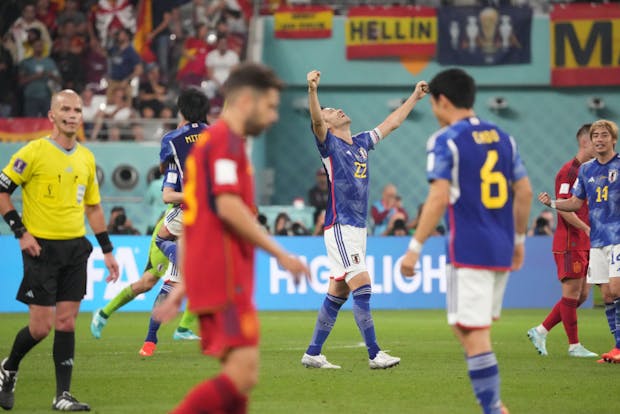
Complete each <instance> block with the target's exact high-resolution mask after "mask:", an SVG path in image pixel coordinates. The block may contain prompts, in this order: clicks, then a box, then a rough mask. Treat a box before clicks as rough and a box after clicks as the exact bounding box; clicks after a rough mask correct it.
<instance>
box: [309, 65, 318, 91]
mask: <svg viewBox="0 0 620 414" xmlns="http://www.w3.org/2000/svg"><path fill="white" fill-rule="evenodd" d="M306 79H307V80H308V89H310V90H311V91H316V90H317V88H318V87H319V81H320V80H321V72H319V71H318V70H312V71H310V72H308V74H307V75H306Z"/></svg>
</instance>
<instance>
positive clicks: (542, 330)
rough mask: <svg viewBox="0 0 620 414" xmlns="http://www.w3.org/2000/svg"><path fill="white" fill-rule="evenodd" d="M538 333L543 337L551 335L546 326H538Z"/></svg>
mask: <svg viewBox="0 0 620 414" xmlns="http://www.w3.org/2000/svg"><path fill="white" fill-rule="evenodd" d="M536 332H538V333H539V334H541V335H547V334H548V333H549V331H548V330H547V328H545V327H544V326H542V324H540V325H538V326H537V327H536Z"/></svg>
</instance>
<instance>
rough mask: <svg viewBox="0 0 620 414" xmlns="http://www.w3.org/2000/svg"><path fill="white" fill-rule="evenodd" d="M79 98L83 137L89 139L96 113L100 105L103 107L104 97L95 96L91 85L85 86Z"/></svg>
mask: <svg viewBox="0 0 620 414" xmlns="http://www.w3.org/2000/svg"><path fill="white" fill-rule="evenodd" d="M80 96H81V97H82V120H83V122H84V124H83V125H84V136H86V137H91V136H92V133H93V126H94V122H95V117H96V116H97V112H99V109H100V108H101V104H104V105H105V96H102V95H98V96H97V95H95V88H94V87H93V86H91V85H87V86H86V87H85V88H84V90H83V91H82V93H81V94H80Z"/></svg>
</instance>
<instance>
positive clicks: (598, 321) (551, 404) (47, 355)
mask: <svg viewBox="0 0 620 414" xmlns="http://www.w3.org/2000/svg"><path fill="white" fill-rule="evenodd" d="M546 313H547V310H506V311H504V314H503V316H502V319H501V320H500V321H499V322H497V323H496V324H495V325H494V328H493V346H494V349H495V352H496V354H497V357H498V360H499V366H500V375H501V378H502V400H503V401H504V402H505V403H506V405H507V406H508V407H509V409H510V410H511V412H512V413H513V414H514V413H528V414H536V413H541V414H542V413H551V414H553V413H562V414H571V413H574V414H583V413H597V414H607V413H609V414H611V413H617V410H618V402H619V401H620V399H619V397H618V393H617V391H615V387H616V386H615V385H614V384H617V379H618V375H620V365H618V364H616V365H612V364H597V363H596V362H595V361H596V359H592V358H589V359H577V358H570V357H568V355H567V343H566V337H565V335H564V331H563V328H562V326H561V325H559V326H557V327H556V328H555V329H554V330H553V331H552V332H551V333H550V334H549V337H548V340H547V349H548V351H549V354H550V355H549V356H548V357H541V356H539V355H538V354H537V353H536V351H535V350H534V347H533V346H532V344H531V343H530V342H529V340H528V339H527V336H526V331H527V329H529V328H530V327H532V326H534V325H536V324H538V323H539V322H540V321H541V320H542V318H544V317H545V316H546ZM315 317H316V313H315V312H263V313H261V323H262V344H261V352H262V353H261V376H260V384H259V385H258V387H257V388H256V390H255V391H254V393H253V394H252V397H251V403H250V412H251V413H265V414H267V413H269V414H272V413H274V414H275V413H311V414H318V413H321V414H322V413H334V414H347V413H395V414H396V413H405V412H406V413H421V414H434V413H442V414H443V413H450V414H460V413H463V414H464V413H468V414H469V413H478V412H480V410H479V408H478V406H477V404H476V402H475V399H474V397H473V394H472V392H471V386H470V383H469V379H468V377H467V372H466V365H465V362H464V360H463V355H462V351H461V350H460V347H459V346H458V344H457V342H456V340H455V339H454V338H453V336H452V334H451V331H450V330H449V328H448V327H447V325H446V323H445V316H444V312H443V311H438V310H437V311H435V310H433V311H427V310H418V311H375V312H374V319H375V324H376V327H377V336H378V339H379V344H380V345H381V346H382V347H383V348H384V349H385V350H388V351H389V352H390V353H392V354H393V355H397V356H400V357H401V358H402V362H401V364H400V366H398V367H396V368H393V369H389V370H381V371H371V370H370V369H369V368H368V359H367V358H368V356H367V354H366V351H365V349H364V347H363V344H361V343H360V342H361V337H360V335H359V332H358V331H357V327H356V326H355V322H354V320H353V316H352V314H351V312H342V313H341V315H340V317H339V319H338V321H337V323H336V326H335V328H334V331H333V332H332V334H331V336H330V338H329V339H328V341H327V344H326V346H325V348H324V350H323V351H324V353H325V354H326V355H327V356H328V358H329V360H330V361H331V362H333V363H335V364H338V365H342V367H343V368H342V369H341V370H312V369H306V368H303V367H302V366H301V364H300V362H299V360H300V358H301V356H302V354H303V352H304V350H305V347H306V345H307V342H308V340H309V339H310V335H311V333H312V329H313V327H314V320H315ZM26 323H27V315H26V314H0V358H3V357H4V356H6V355H7V354H8V352H9V350H10V346H11V344H12V341H13V338H14V336H15V333H16V332H17V331H18V330H19V329H20V328H21V327H23V326H24V325H25V324H26ZM89 323H90V315H89V314H88V313H82V314H81V315H80V316H79V319H78V326H77V333H76V338H77V346H76V349H77V353H76V358H75V360H76V365H75V369H74V375H73V385H72V392H73V393H74V394H75V396H76V397H77V398H78V399H80V400H83V401H85V402H88V403H89V404H90V405H91V406H92V408H93V412H96V413H110V414H122V413H132V414H134V413H164V412H168V411H169V410H170V409H171V408H172V407H174V406H175V404H176V403H177V402H178V401H179V400H181V399H182V398H183V396H184V395H185V393H186V392H187V391H188V390H189V389H190V388H191V387H192V386H193V385H194V384H196V383H198V382H199V381H200V380H201V379H203V378H206V377H208V376H211V375H213V374H214V373H216V372H217V370H218V363H217V361H215V360H213V359H211V358H208V357H205V356H202V355H201V354H200V352H199V349H198V345H197V343H196V342H178V341H173V340H172V333H173V331H174V328H175V324H168V325H165V326H163V327H162V328H161V330H160V335H159V337H160V342H159V345H158V349H157V351H156V353H155V355H154V356H153V357H151V358H143V357H140V356H139V355H138V349H139V348H140V346H141V344H142V340H143V338H144V335H145V334H146V329H147V324H148V315H147V314H146V313H117V314H115V315H114V316H112V318H111V319H110V322H109V323H108V326H107V327H106V328H105V329H104V331H103V336H102V339H100V340H95V339H93V338H92V337H91V335H90V331H89V328H88V325H89ZM579 330H580V339H581V341H582V343H583V344H584V345H585V346H586V347H587V348H588V349H590V350H592V351H594V352H598V353H603V352H606V351H608V350H609V349H610V348H611V347H612V346H613V341H612V337H611V335H610V333H609V329H608V327H607V323H606V321H605V315H604V312H603V310H602V309H600V308H597V309H591V310H590V309H587V310H580V311H579ZM52 342H53V341H52V338H51V337H50V338H47V339H46V340H45V341H44V342H42V343H41V344H39V345H38V346H37V347H36V348H34V349H33V350H32V351H31V352H30V353H29V354H28V355H27V357H26V358H25V359H24V360H23V361H22V364H21V366H20V372H19V379H18V382H17V388H16V394H15V399H16V402H15V407H14V408H13V410H12V412H14V413H48V412H50V411H51V401H52V397H53V395H54V391H55V380H54V373H53V362H52V358H51V352H52Z"/></svg>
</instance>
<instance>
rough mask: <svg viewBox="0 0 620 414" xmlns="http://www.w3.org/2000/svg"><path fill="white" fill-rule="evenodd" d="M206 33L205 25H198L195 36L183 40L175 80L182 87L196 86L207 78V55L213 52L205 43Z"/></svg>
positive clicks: (207, 29)
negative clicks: (181, 53)
mask: <svg viewBox="0 0 620 414" xmlns="http://www.w3.org/2000/svg"><path fill="white" fill-rule="evenodd" d="M208 31H209V28H208V27H207V24H206V23H198V24H197V25H196V28H195V30H194V32H195V34H194V35H193V36H190V37H188V38H187V39H185V43H184V44H183V56H182V57H181V59H180V60H179V67H178V71H177V80H178V81H179V83H180V85H181V86H182V87H188V86H198V85H200V83H201V82H202V81H203V80H204V79H205V78H206V76H207V66H206V59H207V54H208V53H209V52H210V51H211V50H213V47H212V46H211V45H209V43H207V34H208Z"/></svg>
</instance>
